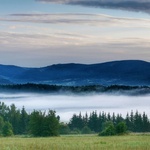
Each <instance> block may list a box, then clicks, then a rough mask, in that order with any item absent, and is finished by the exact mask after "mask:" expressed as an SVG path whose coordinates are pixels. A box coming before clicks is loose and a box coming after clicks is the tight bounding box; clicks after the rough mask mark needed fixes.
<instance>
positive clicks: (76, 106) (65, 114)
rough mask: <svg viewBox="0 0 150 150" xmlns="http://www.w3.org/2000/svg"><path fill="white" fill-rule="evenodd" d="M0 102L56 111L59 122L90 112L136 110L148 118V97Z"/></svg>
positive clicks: (35, 97) (33, 97)
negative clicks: (74, 115)
mask: <svg viewBox="0 0 150 150" xmlns="http://www.w3.org/2000/svg"><path fill="white" fill-rule="evenodd" d="M0 101H1V102H4V103H5V104H6V105H9V106H10V105H11V104H12V103H13V104H15V106H16V107H17V108H19V109H21V108H22V107H23V106H25V109H26V110H27V111H28V112H31V111H33V110H34V109H35V110H42V111H43V110H48V109H52V110H55V111H56V114H57V115H59V116H60V118H61V121H69V119H70V118H71V117H72V115H73V114H74V113H76V114H79V113H80V112H81V113H82V114H85V113H86V112H87V113H88V114H89V113H90V112H92V111H97V112H100V111H101V112H102V111H104V112H107V113H108V112H110V113H111V114H112V113H113V112H115V113H121V114H122V115H123V116H125V115H126V114H127V112H131V110H133V111H134V112H135V111H136V110H138V111H139V112H141V113H143V112H146V114H148V115H149V116H150V108H149V106H150V96H137V97H136V96H113V95H91V96H89V95H88V96H75V95H70V96H68V95H67V96H65V95H42V94H2V93H1V94H0Z"/></svg>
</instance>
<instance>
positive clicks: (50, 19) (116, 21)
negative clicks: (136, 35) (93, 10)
mask: <svg viewBox="0 0 150 150" xmlns="http://www.w3.org/2000/svg"><path fill="white" fill-rule="evenodd" d="M0 21H8V22H23V23H24V22H29V23H45V24H67V25H87V26H97V27H122V28H123V27H130V28H131V27H134V28H136V27H138V28H150V20H149V19H135V18H119V17H113V16H109V15H104V14H78V13H77V14H72V13H64V14H11V15H8V16H5V17H1V18H0Z"/></svg>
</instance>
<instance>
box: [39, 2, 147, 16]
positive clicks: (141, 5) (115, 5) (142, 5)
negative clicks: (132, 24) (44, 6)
mask: <svg viewBox="0 0 150 150" xmlns="http://www.w3.org/2000/svg"><path fill="white" fill-rule="evenodd" d="M36 1H40V2H46V3H62V4H71V5H81V6H87V7H101V8H112V9H122V10H128V11H137V12H139V11H141V12H146V13H150V0H57V1H56V0H36Z"/></svg>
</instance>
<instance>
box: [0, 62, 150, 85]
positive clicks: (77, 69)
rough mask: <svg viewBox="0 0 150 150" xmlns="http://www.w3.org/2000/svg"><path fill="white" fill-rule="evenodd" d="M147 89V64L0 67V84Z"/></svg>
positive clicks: (149, 72) (149, 73) (149, 78)
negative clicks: (125, 86)
mask: <svg viewBox="0 0 150 150" xmlns="http://www.w3.org/2000/svg"><path fill="white" fill-rule="evenodd" d="M29 82H30V83H42V84H56V85H70V86H77V85H97V84H100V85H113V84H117V85H132V86H133V85H134V86H136V85H138V86H140V85H146V86H149V85H150V63H149V62H145V61H139V60H125V61H113V62H106V63H99V64H91V65H85V64H73V63H72V64H57V65H51V66H47V67H41V68H23V67H17V66H7V65H0V84H8V83H13V84H18V83H29Z"/></svg>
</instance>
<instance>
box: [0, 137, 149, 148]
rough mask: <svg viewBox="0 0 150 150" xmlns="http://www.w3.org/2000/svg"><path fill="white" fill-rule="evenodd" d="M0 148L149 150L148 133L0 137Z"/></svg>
mask: <svg viewBox="0 0 150 150" xmlns="http://www.w3.org/2000/svg"><path fill="white" fill-rule="evenodd" d="M0 150H150V135H127V136H113V137H98V136H97V135H88V136H86V135H85V136H61V137H51V138H20V137H19V138H17V137H12V138H0Z"/></svg>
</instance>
